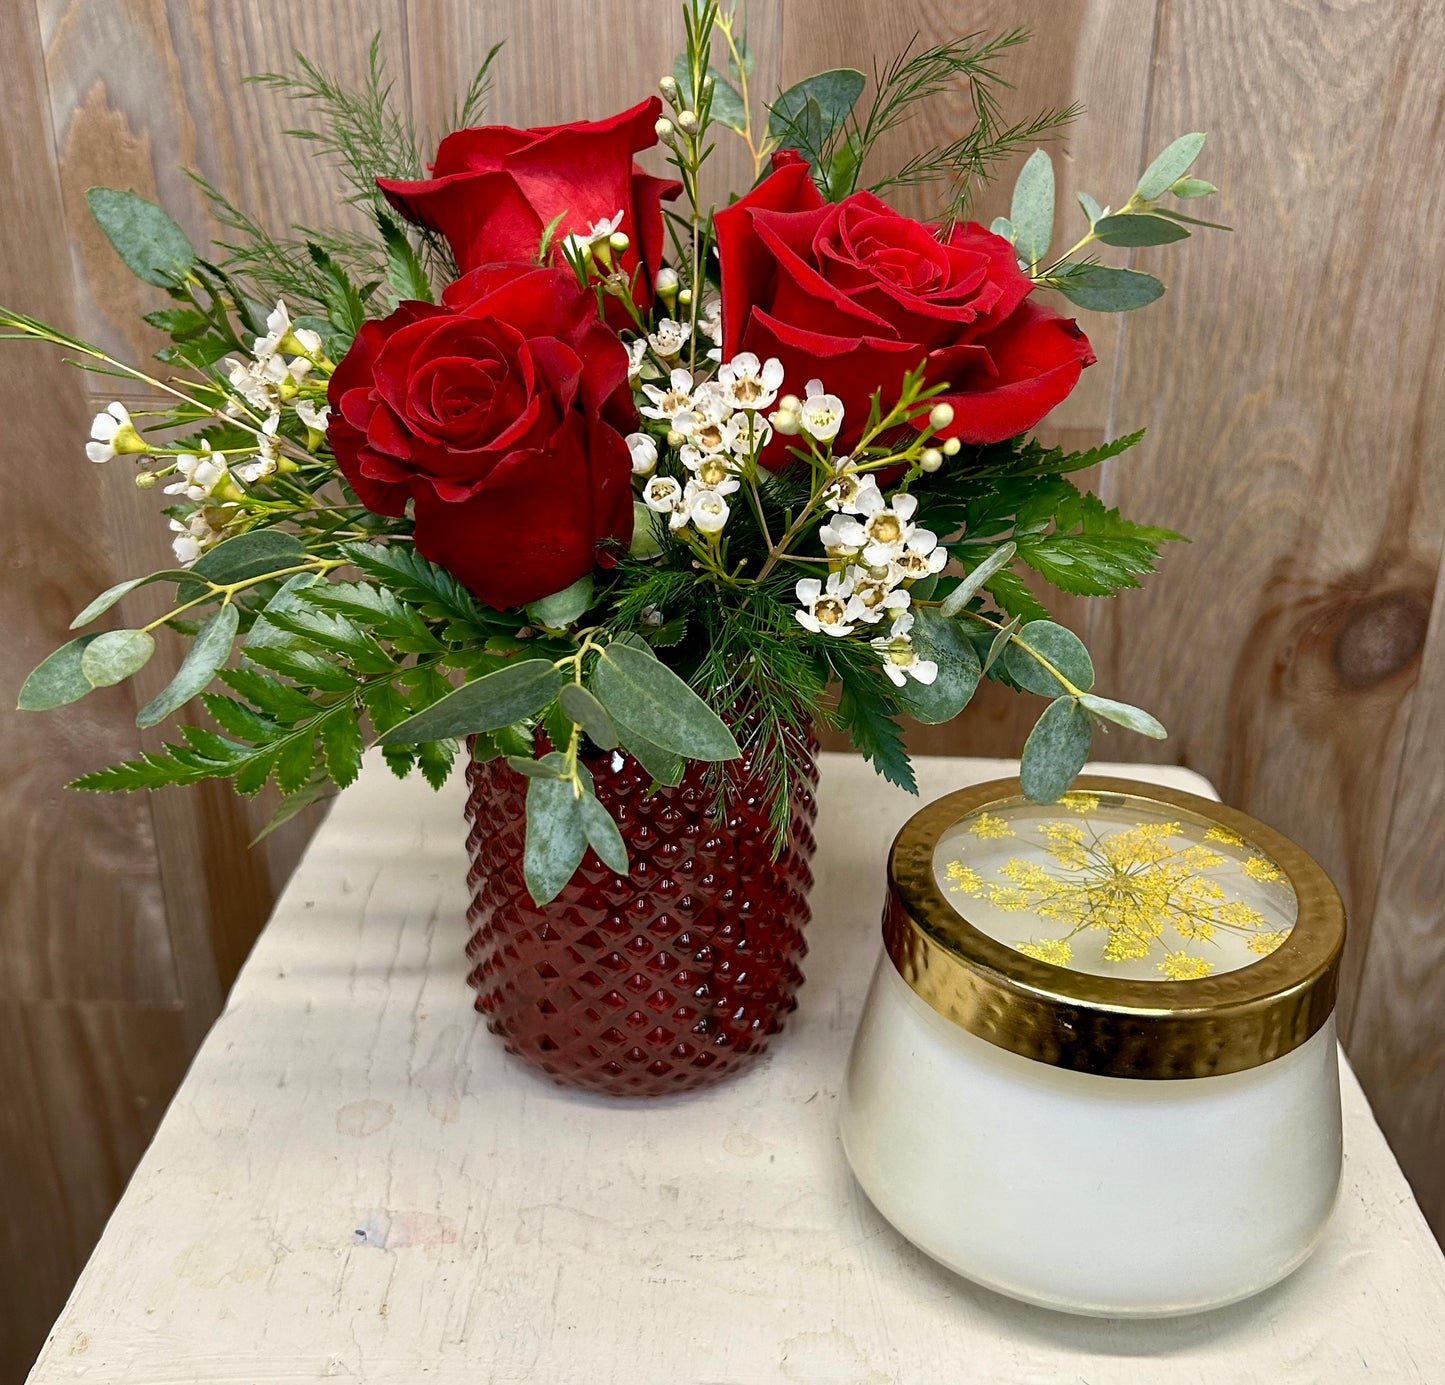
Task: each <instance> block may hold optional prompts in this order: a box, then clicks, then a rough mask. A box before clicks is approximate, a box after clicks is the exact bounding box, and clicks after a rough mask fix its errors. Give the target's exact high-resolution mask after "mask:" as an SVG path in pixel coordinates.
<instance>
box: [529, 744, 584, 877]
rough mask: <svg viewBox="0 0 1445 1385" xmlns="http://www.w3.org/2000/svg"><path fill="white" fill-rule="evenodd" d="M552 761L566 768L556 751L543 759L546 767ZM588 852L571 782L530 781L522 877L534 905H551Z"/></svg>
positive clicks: (554, 780) (565, 780)
mask: <svg viewBox="0 0 1445 1385" xmlns="http://www.w3.org/2000/svg"><path fill="white" fill-rule="evenodd" d="M549 761H551V762H561V763H562V764H565V759H564V757H563V756H562V755H560V754H558V753H557V752H556V751H555V750H554V751H553V752H552V753H551V754H550V755H548V756H546V757H544V763H546V762H549ZM559 767H560V764H559ZM586 852H587V830H586V828H585V827H584V826H583V823H582V810H581V807H580V805H579V803H578V800H577V797H576V795H575V794H574V793H573V788H572V783H571V781H570V780H567V779H532V780H529V781H528V784H527V841H526V846H525V847H524V849H523V852H522V873H523V875H524V876H525V878H526V881H527V891H528V893H529V894H531V896H532V900H533V902H534V903H536V904H538V905H542V904H550V903H551V901H552V900H554V899H556V897H557V896H558V895H559V894H560V893H561V892H562V889H563V887H564V886H565V885H566V884H567V882H568V881H569V880H570V879H571V878H572V875H573V872H574V871H576V869H577V867H578V866H579V865H581V864H582V857H583V856H584V855H586Z"/></svg>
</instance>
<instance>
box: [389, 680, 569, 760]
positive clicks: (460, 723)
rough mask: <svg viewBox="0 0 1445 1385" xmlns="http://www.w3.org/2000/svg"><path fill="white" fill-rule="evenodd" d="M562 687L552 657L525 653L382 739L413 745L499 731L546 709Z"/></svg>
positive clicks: (396, 727) (429, 708)
mask: <svg viewBox="0 0 1445 1385" xmlns="http://www.w3.org/2000/svg"><path fill="white" fill-rule="evenodd" d="M561 687H562V675H561V674H560V673H558V671H557V670H556V669H555V668H554V667H553V666H552V663H551V661H550V660H547V659H523V660H521V661H520V662H519V663H515V664H508V665H507V667H506V668H501V669H498V670H497V671H496V672H495V673H489V674H487V676H486V677H485V678H478V679H477V680H476V681H475V682H472V683H465V684H463V685H462V686H461V687H460V688H457V689H456V690H455V691H453V692H451V693H449V694H448V695H447V696H446V697H443V698H441V699H440V700H439V701H437V702H434V703H432V705H431V706H430V707H427V708H426V709H425V710H424V711H420V712H418V713H417V714H416V715H415V716H412V717H408V718H407V719H406V720H405V721H403V722H401V723H400V724H399V725H397V726H393V727H392V728H391V729H390V730H389V731H386V732H384V733H383V734H382V736H381V744H382V745H413V744H416V743H418V742H420V741H435V740H442V739H444V738H450V737H455V736H465V735H467V734H468V733H469V732H472V731H495V730H497V728H498V727H502V726H509V725H510V724H511V723H512V722H514V721H520V720H521V719H522V718H523V717H530V716H534V715H536V713H538V712H540V711H541V710H542V708H543V707H545V706H546V705H547V704H548V703H549V702H551V701H552V699H553V698H554V697H556V696H557V693H558V692H559V691H560V689H561Z"/></svg>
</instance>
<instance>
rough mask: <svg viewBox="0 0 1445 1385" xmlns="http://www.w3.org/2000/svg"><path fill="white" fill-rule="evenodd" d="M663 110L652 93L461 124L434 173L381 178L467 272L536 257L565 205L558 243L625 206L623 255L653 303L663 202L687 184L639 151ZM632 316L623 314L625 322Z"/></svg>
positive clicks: (652, 136) (395, 201)
mask: <svg viewBox="0 0 1445 1385" xmlns="http://www.w3.org/2000/svg"><path fill="white" fill-rule="evenodd" d="M661 113H662V102H661V101H659V100H658V99H657V97H655V96H653V97H650V98H649V99H648V100H646V101H644V102H642V103H641V105H637V106H634V107H632V109H631V110H627V111H623V112H622V113H621V114H620V115H614V116H612V117H610V118H609V119H607V120H596V121H587V120H581V121H576V122H574V123H573V124H571V125H544V126H541V127H539V128H537V129H535V130H514V129H511V128H510V127H509V126H506V125H482V126H477V127H475V128H473V129H470V130H457V131H455V132H454V133H453V134H450V135H448V136H447V137H446V138H445V139H444V140H443V141H442V142H441V147H440V148H439V149H438V150H437V156H436V162H435V163H434V164H433V165H432V173H433V175H434V176H433V177H431V178H429V179H427V180H425V181H423V182H417V183H404V182H394V181H392V180H390V179H387V178H382V179H379V180H378V186H380V188H381V190H382V192H384V193H385V194H386V197H387V200H388V201H390V203H391V204H392V206H394V207H395V208H396V209H397V211H399V212H400V213H401V214H402V215H403V216H404V217H406V218H407V219H408V220H409V221H414V222H416V223H417V225H419V226H426V227H428V228H430V229H431V230H433V231H437V232H439V233H440V234H441V235H443V236H445V237H446V240H447V243H448V244H449V245H450V246H451V248H452V252H453V253H454V254H455V255H456V259H457V266H458V268H459V269H460V270H461V271H462V273H463V274H465V273H466V272H467V271H469V270H473V269H478V268H480V267H481V266H482V265H488V264H503V263H508V262H511V263H518V264H526V263H528V262H529V261H532V260H535V259H536V258H537V246H538V244H539V243H540V242H541V239H542V232H543V231H544V230H545V229H546V228H547V226H548V225H549V224H550V223H551V221H552V218H553V217H555V216H557V215H558V213H563V216H562V220H561V222H560V223H559V225H558V227H557V230H556V231H555V232H554V234H553V244H554V245H557V246H560V245H561V243H562V240H563V239H564V238H565V237H566V236H568V235H574V234H575V235H585V234H586V233H587V232H588V231H589V230H590V229H591V228H592V227H593V226H594V225H595V224H596V223H597V222H599V221H610V220H611V219H612V218H614V217H615V216H616V215H617V213H618V212H621V213H622V221H621V223H620V225H619V226H618V227H617V229H618V230H620V231H624V232H626V234H627V237H628V240H629V242H630V244H629V245H628V247H627V249H626V250H625V251H623V252H622V254H621V255H620V256H619V257H618V263H619V264H620V267H621V268H622V270H623V271H624V272H625V273H626V274H627V275H628V276H629V277H631V278H632V279H633V282H634V283H635V286H636V288H635V296H636V299H637V303H638V306H639V307H641V308H642V309H643V310H644V311H646V310H647V309H648V308H649V307H650V306H651V304H652V282H653V279H654V278H655V277H656V274H657V268H658V265H659V264H661V263H662V252H663V226H662V202H663V199H664V198H668V199H670V198H673V197H676V196H677V194H678V193H679V192H680V191H681V190H682V184H681V183H677V182H672V181H670V180H668V179H666V178H654V177H653V176H652V175H651V174H650V173H645V172H644V171H643V170H642V169H641V168H640V167H638V165H637V164H635V163H634V162H633V159H632V156H633V155H634V154H635V153H637V152H638V150H641V149H650V148H651V147H652V146H653V145H655V144H656V143H657V131H656V129H655V128H654V126H655V125H656V123H657V118H658V116H659V115H660V114H661ZM639 266H640V267H641V270H642V272H641V273H640V274H639V273H637V270H638V268H639ZM618 311H619V312H623V311H624V310H622V309H621V308H620V307H619V308H618ZM625 321H626V318H625V314H624V316H623V317H622V318H619V320H618V322H617V325H618V326H621V325H624V322H625Z"/></svg>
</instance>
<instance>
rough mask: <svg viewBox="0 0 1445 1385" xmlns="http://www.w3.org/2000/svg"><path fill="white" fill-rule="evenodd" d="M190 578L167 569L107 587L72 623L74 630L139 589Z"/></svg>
mask: <svg viewBox="0 0 1445 1385" xmlns="http://www.w3.org/2000/svg"><path fill="white" fill-rule="evenodd" d="M189 577H190V573H188V572H182V571H180V570H179V569H171V568H167V569H166V570H165V571H164V572H153V573H151V574H150V576H149V577H132V578H130V579H129V580H128V581H125V582H117V583H116V584H115V586H113V587H107V588H106V590H105V591H103V592H101V594H100V595H99V596H97V597H96V598H95V600H94V601H92V602H91V603H90V605H89V606H87V607H86V608H85V609H84V610H83V611H82V612H81V613H80V614H79V615H78V616H76V618H75V619H74V620H72V621H71V622H70V628H71V629H72V630H79V629H80V627H81V626H82V625H89V624H90V622H91V621H93V620H94V619H95V618H96V616H101V615H104V614H105V613H106V612H107V611H108V610H110V608H111V607H112V606H114V605H115V603H116V602H117V601H119V600H120V599H121V598H122V597H123V596H128V595H129V594H130V593H131V592H133V591H135V589H136V588H137V587H144V586H147V585H149V584H150V583H151V582H184V581H186V580H187V579H188V578H189Z"/></svg>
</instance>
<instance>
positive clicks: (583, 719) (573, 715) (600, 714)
mask: <svg viewBox="0 0 1445 1385" xmlns="http://www.w3.org/2000/svg"><path fill="white" fill-rule="evenodd" d="M557 700H558V701H559V702H560V703H561V705H562V710H563V712H565V713H566V715H567V717H568V718H569V719H570V720H571V721H574V722H576V723H577V725H578V726H580V727H581V728H582V729H583V730H584V731H585V732H586V733H587V734H588V736H589V737H591V739H592V744H593V745H595V746H596V747H597V748H598V749H599V750H611V749H612V748H613V747H614V746H615V745H616V744H617V728H616V727H615V726H614V725H613V724H612V718H611V717H609V716H608V715H607V711H606V709H605V708H604V707H603V706H602V704H601V703H600V702H599V701H598V700H597V699H596V698H595V697H593V696H592V694H591V693H590V692H588V691H587V689H586V688H584V687H581V686H579V685H578V684H576V683H567V684H565V685H564V686H563V688H562V691H561V693H560V694H559V695H558V699H557Z"/></svg>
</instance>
